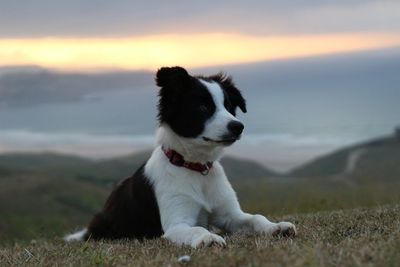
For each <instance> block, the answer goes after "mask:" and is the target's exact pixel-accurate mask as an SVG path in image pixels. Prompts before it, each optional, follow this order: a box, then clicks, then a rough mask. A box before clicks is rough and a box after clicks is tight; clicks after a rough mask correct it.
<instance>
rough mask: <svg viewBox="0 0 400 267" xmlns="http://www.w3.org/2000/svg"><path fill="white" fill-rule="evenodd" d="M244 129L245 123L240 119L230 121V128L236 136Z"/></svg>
mask: <svg viewBox="0 0 400 267" xmlns="http://www.w3.org/2000/svg"><path fill="white" fill-rule="evenodd" d="M243 129H244V125H243V123H241V122H240V121H231V122H229V123H228V130H229V131H230V132H231V133H232V134H234V135H236V136H239V135H240V134H241V133H242V132H243Z"/></svg>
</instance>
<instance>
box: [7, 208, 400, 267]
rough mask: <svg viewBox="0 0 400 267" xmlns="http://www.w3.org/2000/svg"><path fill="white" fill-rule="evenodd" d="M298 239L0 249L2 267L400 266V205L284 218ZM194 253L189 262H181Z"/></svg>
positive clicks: (35, 244) (57, 243) (45, 243)
mask: <svg viewBox="0 0 400 267" xmlns="http://www.w3.org/2000/svg"><path fill="white" fill-rule="evenodd" d="M274 219H285V220H291V221H294V222H295V223H296V224H297V225H298V228H299V236H298V237H296V238H295V239H293V240H291V239H279V238H272V239H271V238H267V237H263V236H247V237H245V236H241V235H231V236H227V237H226V238H227V241H228V247H227V248H225V249H221V248H217V247H209V248H204V249H200V250H193V249H190V248H187V247H178V246H174V245H172V244H170V243H169V242H167V241H165V240H160V239H158V240H148V241H145V242H143V243H140V242H138V241H114V242H88V243H76V244H65V243H64V242H62V241H61V240H59V239H54V240H37V241H31V242H30V243H26V244H24V243H17V244H14V245H10V246H5V247H2V248H1V249H0V266H38V265H39V266H128V265H130V266H181V265H187V266H399V264H400V205H394V206H393V205H392V206H382V207H376V208H372V209H355V210H344V211H335V212H322V213H314V214H300V215H293V216H287V217H283V218H274ZM182 255H190V256H191V260H190V262H189V263H187V264H181V263H178V258H179V257H180V256H182Z"/></svg>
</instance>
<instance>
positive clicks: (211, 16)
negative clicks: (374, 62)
mask: <svg viewBox="0 0 400 267" xmlns="http://www.w3.org/2000/svg"><path fill="white" fill-rule="evenodd" d="M0 7H1V8H0V25H2V26H1V27H0V36H1V37H43V36H85V37H86V36H100V37H104V36H127V35H142V34H158V33H198V32H210V31H216V32H218V31H223V32H234V33H235V32H236V33H237V32H239V33H246V34H277V33H321V32H348V31H396V30H398V29H400V16H398V14H399V13H400V3H399V2H398V1H368V0H365V1H361V0H349V1H316V0H300V1H211V0H204V1H177V0H172V1H128V0H123V1H106V0H96V1H95V0H93V1H80V0H63V1H61V0H37V1H23V0H9V1H3V0H0Z"/></svg>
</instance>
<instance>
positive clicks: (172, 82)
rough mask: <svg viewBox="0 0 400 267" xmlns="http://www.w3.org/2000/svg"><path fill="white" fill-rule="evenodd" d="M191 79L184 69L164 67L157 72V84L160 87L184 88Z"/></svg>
mask: <svg viewBox="0 0 400 267" xmlns="http://www.w3.org/2000/svg"><path fill="white" fill-rule="evenodd" d="M189 78H190V75H189V73H188V72H187V71H186V70H185V69H184V68H182V67H178V66H176V67H162V68H161V69H159V70H158V71H157V74H156V83H157V85H158V86H159V87H174V88H180V87H182V86H183V85H184V84H185V83H186V82H187V81H188V80H189Z"/></svg>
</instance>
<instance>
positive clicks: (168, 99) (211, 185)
mask: <svg viewBox="0 0 400 267" xmlns="http://www.w3.org/2000/svg"><path fill="white" fill-rule="evenodd" d="M156 82H157V85H158V86H159V87H160V88H161V89H160V92H159V97H160V99H159V105H158V111H159V113H158V118H159V122H160V127H159V129H158V131H157V147H156V148H155V149H154V151H153V153H152V155H151V157H150V159H149V160H148V161H147V162H146V163H145V164H144V165H143V166H142V167H141V168H140V169H139V170H138V171H137V172H136V173H135V174H134V175H133V176H132V177H130V178H127V179H125V180H124V181H123V182H122V183H120V184H119V185H118V186H117V187H116V188H115V189H114V190H113V192H112V193H111V195H110V196H109V198H108V200H107V202H106V204H105V206H104V208H103V210H102V211H101V212H100V213H98V214H97V215H95V216H94V218H93V219H92V221H91V222H90V224H89V226H88V228H86V229H84V230H82V231H80V232H77V233H75V234H72V235H69V236H67V237H66V238H65V239H66V240H67V241H72V240H87V239H102V238H138V239H143V238H154V237H159V236H163V237H164V238H166V239H168V240H170V241H172V242H174V243H176V244H182V245H189V246H192V247H194V248H197V247H200V246H208V245H210V244H215V245H220V246H225V240H224V238H222V237H221V236H219V235H217V234H215V233H212V232H210V231H209V230H208V229H209V226H216V227H218V228H220V229H223V230H225V231H227V232H236V231H244V232H255V233H260V234H269V235H273V234H282V235H288V236H294V235H295V234H296V228H295V226H294V225H293V224H291V223H288V222H280V223H272V222H270V221H269V220H267V219H266V218H265V217H264V216H262V215H251V214H248V213H245V212H243V211H242V210H241V208H240V205H239V202H238V200H237V198H236V194H235V192H234V190H233V189H232V187H231V185H230V183H229V181H228V179H227V177H226V176H225V173H224V170H223V168H222V166H221V165H220V163H219V161H218V160H219V158H220V157H221V153H222V151H223V148H224V147H225V146H228V145H231V144H232V143H234V142H235V141H236V140H238V139H239V138H240V135H241V133H242V130H243V124H242V123H241V122H239V121H238V120H237V119H236V117H235V112H236V108H237V107H239V108H240V109H241V110H242V111H243V112H246V102H245V100H244V98H243V97H242V95H241V93H240V91H239V90H238V89H237V88H236V86H235V85H234V83H233V82H232V80H231V78H230V77H226V76H225V75H223V74H217V75H214V76H209V77H200V76H199V77H194V76H191V75H189V74H188V72H187V71H186V70H185V69H183V68H181V67H172V68H161V69H160V70H159V71H158V72H157V77H156ZM162 147H164V148H167V149H172V150H174V151H176V152H178V153H179V154H181V155H182V156H183V157H184V159H185V160H186V161H189V162H199V163H206V162H213V166H212V168H211V169H210V170H209V172H208V174H204V173H203V174H202V173H200V172H197V171H194V170H191V169H188V168H184V167H178V166H175V165H173V164H171V162H170V161H169V159H168V157H167V156H166V154H165V153H164V151H163V150H162Z"/></svg>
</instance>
